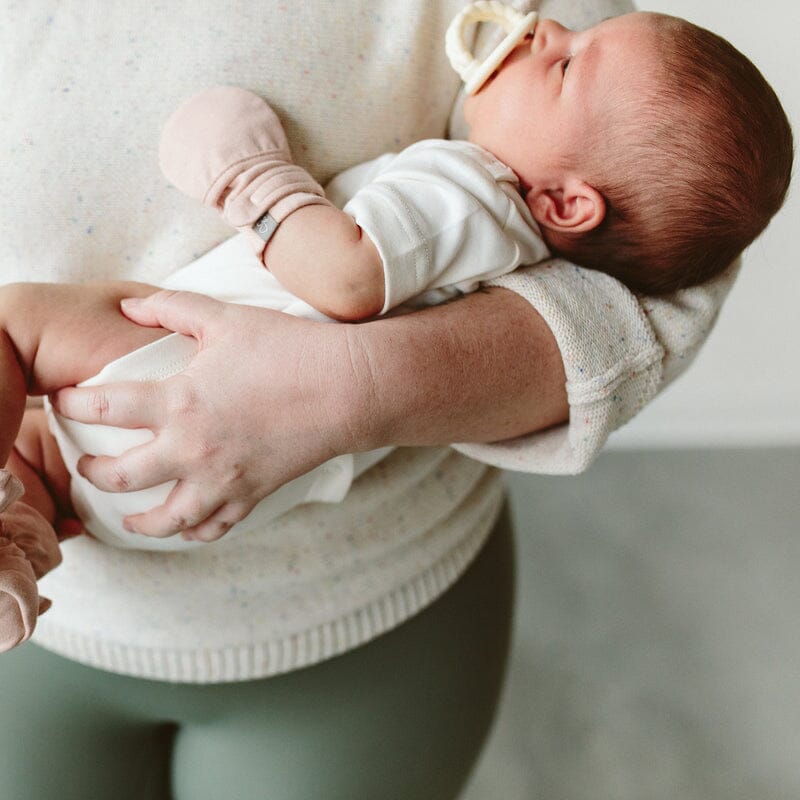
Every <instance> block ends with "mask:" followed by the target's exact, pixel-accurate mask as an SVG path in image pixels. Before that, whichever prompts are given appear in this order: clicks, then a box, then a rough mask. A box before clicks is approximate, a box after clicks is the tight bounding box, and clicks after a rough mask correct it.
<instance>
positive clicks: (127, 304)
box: [119, 297, 142, 308]
mask: <svg viewBox="0 0 800 800" xmlns="http://www.w3.org/2000/svg"><path fill="white" fill-rule="evenodd" d="M119 304H120V305H121V306H122V308H136V306H139V305H141V304H142V300H141V298H139V297H126V298H125V299H124V300H120V302H119Z"/></svg>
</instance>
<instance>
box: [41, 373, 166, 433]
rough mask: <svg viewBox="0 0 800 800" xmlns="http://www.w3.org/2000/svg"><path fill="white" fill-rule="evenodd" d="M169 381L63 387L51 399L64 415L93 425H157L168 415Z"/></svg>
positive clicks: (154, 427)
mask: <svg viewBox="0 0 800 800" xmlns="http://www.w3.org/2000/svg"><path fill="white" fill-rule="evenodd" d="M165 383H166V382H165V381H143V382H136V381H129V382H127V383H114V384H107V385H105V386H83V387H75V386H72V387H69V388H67V389H61V390H60V391H59V392H57V393H56V394H54V395H53V396H52V397H51V398H50V400H51V402H52V404H53V408H54V409H55V410H56V411H57V412H58V413H59V414H61V415H62V416H64V417H67V418H68V419H72V420H75V421H76V422H85V423H87V424H89V425H112V426H114V427H117V428H150V429H151V430H153V429H156V428H157V427H158V424H159V423H160V422H161V421H162V420H163V419H164V407H165V402H166V401H165V398H166V394H165Z"/></svg>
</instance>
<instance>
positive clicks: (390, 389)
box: [348, 288, 569, 449]
mask: <svg viewBox="0 0 800 800" xmlns="http://www.w3.org/2000/svg"><path fill="white" fill-rule="evenodd" d="M348 336H349V338H350V340H351V342H352V344H351V347H350V350H351V353H352V360H353V364H354V368H353V371H354V375H355V379H356V380H357V381H359V382H360V385H359V386H358V391H357V397H358V398H359V403H360V405H359V404H358V403H355V404H354V405H353V408H354V410H357V411H355V413H354V414H353V426H354V429H353V436H354V442H355V443H356V444H357V447H358V449H367V448H372V447H378V446H383V445H389V444H394V445H429V444H448V443H452V442H489V441H498V440H502V439H508V438H511V437H514V436H520V435H523V434H526V433H530V432H531V431H535V430H542V429H544V428H548V427H550V426H552V425H556V424H559V423H562V422H565V421H566V420H567V419H568V417H569V405H568V403H567V394H566V377H565V374H564V366H563V363H562V360H561V355H560V352H559V350H558V346H557V344H556V341H555V338H554V337H553V334H552V332H551V331H550V329H549V328H548V326H547V325H546V323H545V322H544V320H543V319H542V317H541V316H539V314H537V313H536V311H535V310H534V309H533V308H532V307H531V305H530V304H529V303H528V302H527V301H526V300H524V299H523V298H521V297H520V296H519V295H516V294H514V293H513V292H511V291H509V290H507V289H501V288H491V289H487V290H485V291H480V292H476V293H474V294H471V295H468V296H467V297H464V298H461V299H459V300H457V301H455V302H452V303H449V304H447V305H444V306H437V307H435V308H431V309H425V310H422V311H419V312H415V313H413V314H409V315H405V316H401V317H394V318H390V319H380V320H376V321H374V322H367V323H363V324H361V325H355V326H348Z"/></svg>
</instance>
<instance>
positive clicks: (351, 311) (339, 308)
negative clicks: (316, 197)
mask: <svg viewBox="0 0 800 800" xmlns="http://www.w3.org/2000/svg"><path fill="white" fill-rule="evenodd" d="M263 258H264V264H265V266H266V267H267V268H268V269H269V270H270V272H272V274H273V275H275V277H276V278H277V279H278V280H279V281H280V282H281V283H282V284H283V285H284V286H285V287H286V288H287V289H288V290H289V291H290V292H292V294H294V295H296V296H297V297H299V298H300V299H302V300H305V302H306V303H308V304H309V305H311V306H313V307H314V308H316V309H317V310H318V311H321V312H322V313H323V314H327V315H328V316H329V317H333V318H334V319H339V320H351V321H352V320H359V319H364V318H366V317H371V316H373V315H374V314H377V313H378V312H379V311H380V310H381V309H382V308H383V303H384V292H385V289H384V280H383V264H382V262H381V257H380V254H379V253H378V249H377V248H376V247H375V245H374V243H373V242H372V240H371V239H370V238H369V236H367V234H366V233H364V232H363V231H362V230H361V228H360V227H359V226H358V225H357V224H356V222H355V220H354V219H353V218H352V217H351V216H349V215H348V214H345V213H344V212H343V211H340V210H339V209H338V208H336V207H335V206H332V205H331V206H323V205H310V206H305V207H304V208H300V209H298V210H297V211H295V212H294V213H293V214H291V215H290V216H288V217H287V218H286V219H285V220H284V221H283V222H282V223H281V224H280V226H279V227H278V229H277V230H276V231H275V233H274V234H273V235H272V238H271V239H270V240H269V242H268V243H267V247H266V250H265V251H264V256H263Z"/></svg>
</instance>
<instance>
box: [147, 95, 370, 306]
mask: <svg viewBox="0 0 800 800" xmlns="http://www.w3.org/2000/svg"><path fill="white" fill-rule="evenodd" d="M159 160H160V163H161V169H162V171H163V172H164V174H165V175H166V177H167V178H168V179H169V180H170V181H171V182H172V183H173V184H174V185H175V186H176V187H177V188H179V189H180V190H181V191H183V192H185V193H186V194H187V195H189V196H190V197H193V198H195V199H197V200H199V201H201V202H202V203H203V204H205V205H207V206H210V207H212V208H215V209H217V210H218V211H219V212H220V213H221V214H222V216H223V217H224V219H225V220H226V221H227V222H228V223H230V224H231V225H232V226H233V227H235V228H238V229H239V230H241V231H243V232H244V233H245V234H246V235H247V236H248V238H249V240H250V241H251V242H252V244H253V245H254V248H255V250H256V253H257V255H258V256H259V257H260V258H262V260H263V262H264V263H265V265H266V266H267V267H268V269H269V270H270V271H271V272H272V273H273V274H274V275H275V277H276V278H277V279H278V280H279V281H280V282H281V283H282V284H283V285H284V286H285V287H286V288H287V289H289V290H290V291H291V292H292V293H294V294H295V295H296V296H297V297H299V298H300V299H302V300H304V301H305V302H307V303H308V304H309V305H312V306H314V308H316V309H317V310H319V311H322V312H323V313H324V314H327V315H328V316H331V317H334V318H336V319H341V320H357V319H363V318H364V317H368V316H371V315H373V314H377V313H378V312H379V311H380V310H381V309H382V308H383V306H384V277H383V265H382V263H381V259H380V255H379V253H378V250H377V248H376V247H375V245H374V244H373V243H372V241H371V240H370V239H369V237H368V236H367V235H366V234H364V233H363V232H362V231H361V229H360V228H359V226H358V225H356V223H355V221H354V220H353V219H352V218H351V217H350V216H348V215H347V214H345V213H344V212H342V211H340V210H339V209H337V208H336V207H335V206H333V205H332V204H331V203H330V202H329V201H328V200H327V199H326V198H325V196H324V192H323V190H322V187H321V186H319V184H317V183H316V181H314V179H313V178H312V177H311V176H310V175H309V174H308V173H307V172H306V171H305V170H304V169H302V168H301V167H299V166H297V165H296V164H294V163H293V161H292V155H291V151H290V149H289V144H288V142H287V140H286V136H285V134H284V132H283V126H282V125H281V123H280V120H279V119H278V117H277V116H276V114H275V113H274V112H273V111H272V109H271V108H270V107H269V105H267V103H265V102H264V100H262V99H261V98H260V97H258V96H257V95H255V94H253V93H252V92H248V91H246V90H244V89H238V88H235V87H231V86H222V87H215V88H213V89H206V90H204V91H202V92H200V93H199V94H197V95H195V96H194V97H191V98H190V99H189V100H187V101H186V102H185V103H183V104H182V105H181V106H180V107H179V108H178V109H177V110H176V111H175V112H174V113H173V114H172V116H171V117H170V118H169V120H168V121H167V123H166V124H165V126H164V130H163V132H162V135H161V146H160V152H159ZM257 231H261V233H257ZM265 249H266V252H265Z"/></svg>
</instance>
